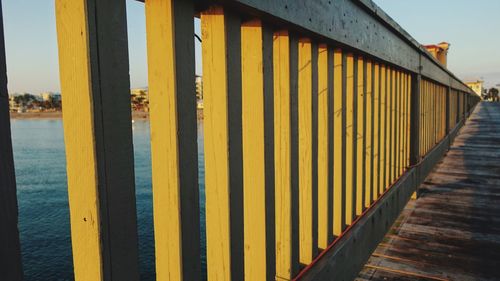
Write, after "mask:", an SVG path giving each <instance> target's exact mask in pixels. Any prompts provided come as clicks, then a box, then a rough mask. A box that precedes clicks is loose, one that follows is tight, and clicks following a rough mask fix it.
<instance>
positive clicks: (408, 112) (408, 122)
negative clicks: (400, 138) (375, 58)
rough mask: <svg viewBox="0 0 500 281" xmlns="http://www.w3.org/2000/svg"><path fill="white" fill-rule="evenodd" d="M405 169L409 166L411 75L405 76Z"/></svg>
mask: <svg viewBox="0 0 500 281" xmlns="http://www.w3.org/2000/svg"><path fill="white" fill-rule="evenodd" d="M406 81H407V83H406V135H407V137H406V167H409V166H410V151H411V149H410V133H411V123H412V120H411V100H412V99H411V95H412V93H411V88H412V85H411V75H407V76H406Z"/></svg>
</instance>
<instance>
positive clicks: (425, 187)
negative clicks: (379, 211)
mask: <svg viewBox="0 0 500 281" xmlns="http://www.w3.org/2000/svg"><path fill="white" fill-rule="evenodd" d="M419 192H420V196H419V198H418V199H417V200H412V201H410V202H409V203H408V205H407V206H406V208H405V210H404V211H403V212H402V214H401V216H400V217H399V218H398V220H397V221H396V222H395V224H394V225H393V227H392V229H391V230H390V231H389V233H388V234H387V235H386V236H385V238H384V240H383V241H382V242H381V243H380V244H379V246H378V247H377V249H376V250H375V252H374V253H373V254H372V256H371V258H370V259H369V261H368V262H367V263H366V265H365V267H364V268H363V270H362V271H361V272H360V274H359V276H358V278H357V279H356V280H500V104H499V103H487V102H482V103H480V104H478V106H477V107H476V109H475V111H474V113H473V114H472V115H471V117H470V119H469V120H468V121H467V124H466V125H465V126H464V127H463V128H462V130H461V131H460V133H459V135H458V136H457V138H456V139H455V141H454V143H453V145H452V147H451V148H450V151H448V153H447V154H446V156H445V158H443V159H442V161H441V162H440V163H439V164H438V165H437V166H436V168H435V169H434V171H433V172H432V173H431V174H430V175H429V176H428V177H427V179H426V180H425V182H424V184H422V185H421V186H420V187H419Z"/></svg>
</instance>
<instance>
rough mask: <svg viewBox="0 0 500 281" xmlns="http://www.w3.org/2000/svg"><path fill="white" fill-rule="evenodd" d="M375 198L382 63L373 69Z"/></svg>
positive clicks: (379, 148)
mask: <svg viewBox="0 0 500 281" xmlns="http://www.w3.org/2000/svg"><path fill="white" fill-rule="evenodd" d="M373 82H374V83H373V85H374V87H373V104H374V106H373V124H374V125H373V191H372V194H373V197H372V198H373V200H377V199H378V197H379V187H380V151H381V145H380V144H381V143H382V141H381V139H380V136H381V122H380V120H381V119H382V118H381V95H380V64H379V63H374V70H373Z"/></svg>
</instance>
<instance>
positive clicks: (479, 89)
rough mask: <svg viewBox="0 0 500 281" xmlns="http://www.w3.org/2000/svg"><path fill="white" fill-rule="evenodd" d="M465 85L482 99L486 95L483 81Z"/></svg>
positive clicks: (470, 82) (469, 82)
mask: <svg viewBox="0 0 500 281" xmlns="http://www.w3.org/2000/svg"><path fill="white" fill-rule="evenodd" d="M465 84H466V85H467V86H469V88H471V89H472V90H473V91H474V92H475V93H476V94H478V95H479V96H480V97H482V96H483V94H484V87H483V84H484V81H482V80H476V81H466V82H465Z"/></svg>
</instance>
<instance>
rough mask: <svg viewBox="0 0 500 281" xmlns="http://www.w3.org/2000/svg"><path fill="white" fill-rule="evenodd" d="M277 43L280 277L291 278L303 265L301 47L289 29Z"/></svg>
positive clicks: (277, 277) (276, 186) (277, 241)
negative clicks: (298, 161)
mask: <svg viewBox="0 0 500 281" xmlns="http://www.w3.org/2000/svg"><path fill="white" fill-rule="evenodd" d="M273 42H274V43H273V54H274V55H273V75H274V128H275V134H274V153H275V168H274V171H275V196H276V203H275V204H276V205H275V212H276V215H275V220H276V244H275V245H276V279H277V280H290V279H292V277H293V276H294V275H295V274H296V273H297V271H298V265H299V256H298V255H299V249H298V247H299V240H298V214H297V209H298V189H297V188H296V187H297V186H296V182H294V180H295V181H296V177H294V174H293V173H292V171H293V164H292V159H293V158H294V157H296V155H295V156H294V155H293V154H294V150H295V148H294V144H295V143H294V141H295V140H294V139H293V138H294V135H293V131H294V130H296V129H293V128H292V125H294V124H293V123H294V121H293V117H294V116H293V115H294V113H293V111H294V110H295V111H296V108H295V107H293V105H294V102H296V100H295V99H296V93H297V92H296V90H297V89H296V86H297V81H296V79H297V72H296V65H297V47H296V46H295V44H294V43H296V41H295V40H293V39H292V40H291V38H290V36H289V34H288V32H287V31H278V32H276V33H275V34H274V38H273ZM294 66H295V67H294ZM294 69H295V71H294ZM295 105H296V104H295Z"/></svg>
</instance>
